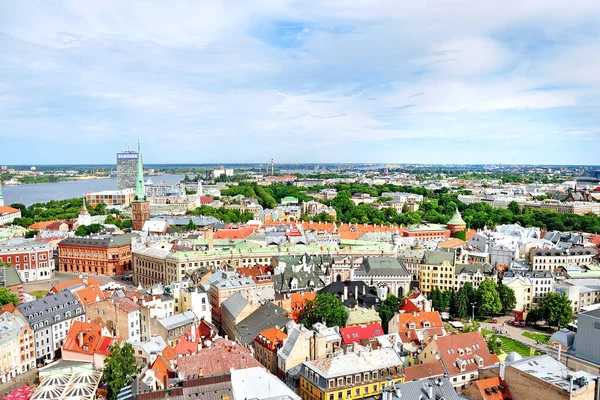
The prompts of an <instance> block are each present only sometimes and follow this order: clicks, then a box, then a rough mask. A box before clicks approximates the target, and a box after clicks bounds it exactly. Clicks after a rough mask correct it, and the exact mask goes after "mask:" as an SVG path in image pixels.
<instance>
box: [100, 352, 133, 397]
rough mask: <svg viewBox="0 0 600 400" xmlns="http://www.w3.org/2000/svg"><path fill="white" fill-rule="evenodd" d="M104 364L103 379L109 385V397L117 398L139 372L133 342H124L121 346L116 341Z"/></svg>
mask: <svg viewBox="0 0 600 400" xmlns="http://www.w3.org/2000/svg"><path fill="white" fill-rule="evenodd" d="M104 365H105V367H104V374H103V378H102V380H103V381H104V382H105V383H106V384H107V385H108V388H107V396H108V399H110V400H115V399H116V398H117V395H118V394H119V391H120V390H121V389H122V388H124V387H125V386H127V385H129V384H130V383H131V382H132V381H133V379H134V378H135V376H136V374H137V372H138V368H137V366H136V363H135V356H134V352H133V347H132V346H131V344H129V343H124V344H123V345H122V346H121V345H119V344H118V343H115V344H114V345H113V347H112V349H111V353H110V355H109V356H108V357H106V359H105V360H104Z"/></svg>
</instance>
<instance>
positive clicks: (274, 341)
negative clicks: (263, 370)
mask: <svg viewBox="0 0 600 400" xmlns="http://www.w3.org/2000/svg"><path fill="white" fill-rule="evenodd" d="M286 338H287V335H286V334H285V332H283V331H282V330H281V329H277V328H275V327H273V328H268V329H265V330H264V331H262V332H261V333H259V334H258V335H256V337H255V338H254V341H255V342H256V343H258V344H260V345H261V346H263V347H266V348H267V349H269V350H271V351H275V350H276V349H277V348H278V345H280V346H283V342H284V341H285V339H286Z"/></svg>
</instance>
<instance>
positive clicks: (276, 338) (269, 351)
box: [254, 328, 287, 375]
mask: <svg viewBox="0 0 600 400" xmlns="http://www.w3.org/2000/svg"><path fill="white" fill-rule="evenodd" d="M286 338H287V335H286V334H285V333H284V332H283V331H282V330H281V329H277V328H269V329H265V330H264V331H262V332H261V333H259V334H258V335H256V337H255V338H254V349H255V353H254V356H255V357H256V359H257V360H258V361H259V362H260V363H261V364H262V365H264V366H265V368H267V369H268V370H269V372H270V373H272V374H273V375H277V350H279V348H280V347H281V346H283V342H284V341H285V339H286Z"/></svg>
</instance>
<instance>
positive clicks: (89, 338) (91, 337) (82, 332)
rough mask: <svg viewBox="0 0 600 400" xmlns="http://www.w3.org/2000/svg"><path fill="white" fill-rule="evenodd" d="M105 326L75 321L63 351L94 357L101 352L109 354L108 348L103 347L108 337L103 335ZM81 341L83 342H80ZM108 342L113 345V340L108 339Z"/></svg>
mask: <svg viewBox="0 0 600 400" xmlns="http://www.w3.org/2000/svg"><path fill="white" fill-rule="evenodd" d="M102 328H103V326H102V325H101V324H93V323H91V322H82V321H77V320H75V321H73V323H72V325H71V328H70V329H69V332H68V333H67V337H66V339H65V342H64V343H63V346H62V349H63V351H72V352H75V353H81V354H88V355H92V354H94V353H96V352H97V350H100V352H103V353H105V352H107V350H108V349H107V348H103V347H106V346H101V345H102V344H103V343H105V339H106V336H104V335H103V334H102ZM80 339H81V342H80ZM108 339H109V340H108V342H109V343H110V344H112V341H113V338H110V337H109V338H108Z"/></svg>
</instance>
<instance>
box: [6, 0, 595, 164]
mask: <svg viewBox="0 0 600 400" xmlns="http://www.w3.org/2000/svg"><path fill="white" fill-rule="evenodd" d="M599 101H600V1H594V0H581V1H578V0H572V1H566V0H563V1H557V0H518V1H517V0H515V1H511V0H509V1H506V0H503V1H492V0H486V1H475V0H472V1H466V0H444V1H434V0H428V1H399V0H368V1H364V0H360V1H358V0H357V1H355V0H339V1H338V0H321V1H318V2H317V1H315V2H312V1H311V2H309V1H303V2H300V1H287V0H252V1H248V0H242V1H235V0H224V1H199V0H194V1H189V2H188V1H162V0H161V1H134V0H127V1H121V0H118V1H109V0H103V1H97V2H96V1H87V0H86V1H81V0H73V1H59V0H44V1H33V0H32V1H13V0H0V139H1V143H2V144H1V145H0V146H1V147H0V164H51V163H61V164H63V163H69V164H70V163H111V162H114V160H115V153H116V152H117V151H118V150H122V149H124V148H125V146H126V145H127V144H128V143H133V142H135V141H137V140H138V139H140V141H141V143H142V148H143V151H144V159H145V161H147V162H149V163H175V162H178V163H185V162H189V163H212V162H264V161H266V160H269V159H270V158H271V157H274V158H275V160H276V162H394V163H403V162H420V163H497V162H502V163H565V164H596V165H597V164H600V157H599V156H600V146H599V145H600V106H599V104H600V103H599Z"/></svg>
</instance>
